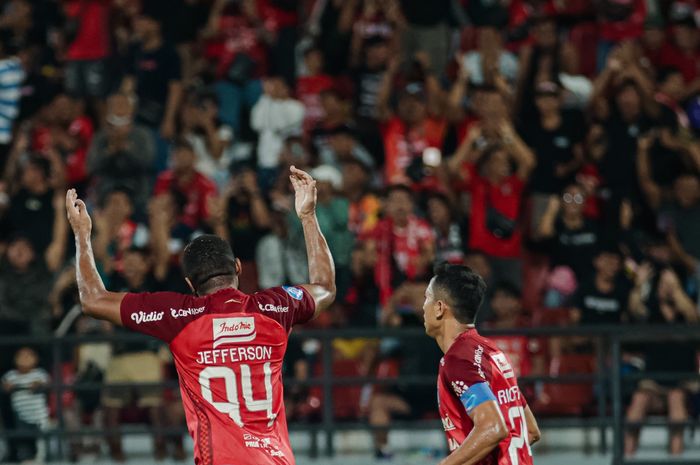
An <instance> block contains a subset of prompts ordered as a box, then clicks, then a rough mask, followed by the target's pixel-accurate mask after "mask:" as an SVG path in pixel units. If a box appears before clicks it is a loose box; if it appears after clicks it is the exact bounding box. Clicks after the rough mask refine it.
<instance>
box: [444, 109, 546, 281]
mask: <svg viewBox="0 0 700 465" xmlns="http://www.w3.org/2000/svg"><path fill="white" fill-rule="evenodd" d="M481 133H482V130H481V127H480V126H479V125H475V126H473V127H472V129H471V130H470V133H469V135H468V136H467V137H466V138H465V139H464V141H463V142H462V143H461V144H460V146H459V148H458V149H457V152H456V153H455V154H454V155H453V156H452V157H451V158H450V159H449V161H448V162H447V166H448V169H449V172H450V174H451V175H452V176H453V177H454V178H455V181H456V182H457V185H456V189H457V190H458V191H461V192H468V193H470V195H471V210H470V214H469V248H470V249H478V250H480V251H482V252H484V253H485V254H487V255H488V256H489V260H490V261H491V267H492V268H493V276H494V280H495V281H501V280H503V281H510V282H511V283H513V284H516V285H518V286H519V285H520V284H521V283H522V275H521V263H520V260H519V257H520V253H521V239H522V231H521V230H520V225H519V224H518V222H517V218H518V217H519V216H520V209H521V203H522V196H523V192H524V189H525V184H526V183H527V181H528V179H529V177H530V173H531V172H532V170H533V168H534V167H535V164H536V160H535V155H534V154H533V153H532V151H531V150H530V149H529V147H528V146H527V145H526V144H525V142H523V141H522V139H520V137H519V136H518V135H517V133H516V132H515V130H514V129H513V127H512V126H511V125H510V124H509V123H508V122H507V121H502V122H501V124H500V127H498V129H497V132H494V134H493V136H494V137H497V139H496V140H497V142H495V143H491V144H488V143H487V144H479V143H478V140H480V138H481ZM513 165H514V166H515V169H513V168H512V166H513Z"/></svg>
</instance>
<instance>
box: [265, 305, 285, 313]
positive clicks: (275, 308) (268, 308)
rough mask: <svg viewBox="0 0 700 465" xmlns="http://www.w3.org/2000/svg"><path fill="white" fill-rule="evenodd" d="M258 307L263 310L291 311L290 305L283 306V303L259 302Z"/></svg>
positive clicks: (275, 311)
mask: <svg viewBox="0 0 700 465" xmlns="http://www.w3.org/2000/svg"><path fill="white" fill-rule="evenodd" d="M258 308H259V309H260V311H262V312H274V313H287V312H288V311H289V307H283V306H282V305H274V304H265V305H263V304H261V303H258Z"/></svg>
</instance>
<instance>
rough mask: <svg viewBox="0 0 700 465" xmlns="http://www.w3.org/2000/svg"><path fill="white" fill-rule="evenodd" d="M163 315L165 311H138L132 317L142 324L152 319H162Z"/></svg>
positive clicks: (138, 323)
mask: <svg viewBox="0 0 700 465" xmlns="http://www.w3.org/2000/svg"><path fill="white" fill-rule="evenodd" d="M163 315H165V312H148V313H146V312H143V311H138V312H136V313H132V314H131V319H132V320H134V321H135V322H136V324H137V325H140V324H141V323H149V322H152V321H160V320H162V319H163Z"/></svg>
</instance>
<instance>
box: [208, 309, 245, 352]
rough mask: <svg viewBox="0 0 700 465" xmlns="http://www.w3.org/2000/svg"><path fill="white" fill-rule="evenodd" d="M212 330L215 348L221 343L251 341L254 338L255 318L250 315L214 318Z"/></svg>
mask: <svg viewBox="0 0 700 465" xmlns="http://www.w3.org/2000/svg"><path fill="white" fill-rule="evenodd" d="M212 332H213V335H212V338H213V341H214V344H213V345H214V347H215V348H216V347H218V346H220V345H221V344H232V343H236V342H247V341H252V340H253V339H255V318H254V317H252V316H234V317H230V318H214V319H213V320H212Z"/></svg>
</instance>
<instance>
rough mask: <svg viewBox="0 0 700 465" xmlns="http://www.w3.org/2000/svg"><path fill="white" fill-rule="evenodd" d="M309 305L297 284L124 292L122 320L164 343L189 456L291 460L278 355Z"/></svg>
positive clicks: (224, 463)
mask: <svg viewBox="0 0 700 465" xmlns="http://www.w3.org/2000/svg"><path fill="white" fill-rule="evenodd" d="M146 309H147V310H146ZM313 311H314V304H313V300H312V299H311V297H310V296H309V295H308V294H307V293H306V292H305V291H304V290H303V289H301V288H274V289H269V290H267V291H263V292H260V293H258V294H254V295H246V294H244V293H242V292H240V291H238V290H235V289H225V290H221V291H219V292H216V293H214V294H211V295H208V296H205V297H192V296H184V295H180V294H173V293H156V294H129V295H128V296H127V297H125V299H124V301H123V303H122V321H123V322H124V324H125V326H128V327H131V328H132V329H134V330H136V331H139V332H144V333H146V334H151V335H154V336H156V337H159V338H161V339H163V340H166V341H167V342H169V344H170V350H171V351H172V353H173V357H174V359H175V365H176V367H177V372H178V375H179V377H180V391H181V394H182V402H183V405H184V407H185V413H186V416H187V427H188V430H189V432H190V434H191V435H192V437H193V439H194V443H195V463H197V464H201V465H265V464H274V465H287V464H294V456H293V455H292V450H291V448H290V445H289V438H288V433H287V422H286V417H285V411H284V398H283V387H282V361H283V358H284V354H285V351H286V348H287V336H288V334H289V330H290V328H291V326H292V325H293V324H295V323H298V322H303V321H306V320H308V319H309V318H310V317H311V315H313ZM127 322H128V324H127Z"/></svg>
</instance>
